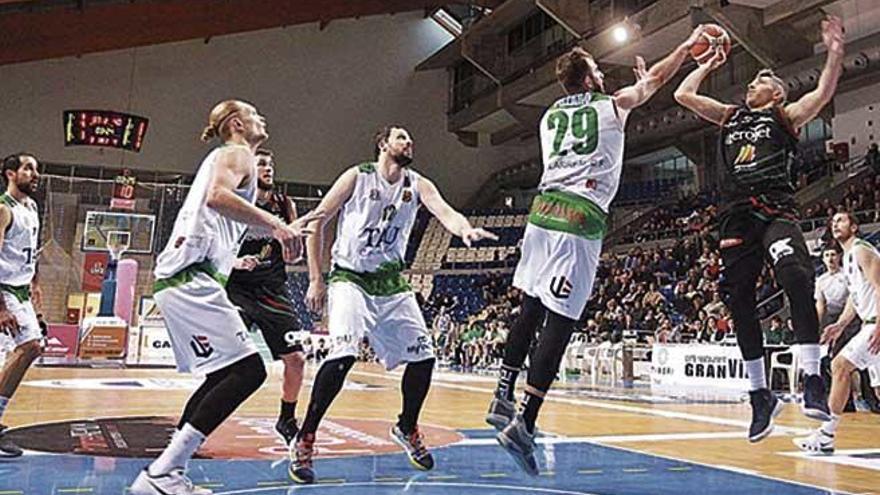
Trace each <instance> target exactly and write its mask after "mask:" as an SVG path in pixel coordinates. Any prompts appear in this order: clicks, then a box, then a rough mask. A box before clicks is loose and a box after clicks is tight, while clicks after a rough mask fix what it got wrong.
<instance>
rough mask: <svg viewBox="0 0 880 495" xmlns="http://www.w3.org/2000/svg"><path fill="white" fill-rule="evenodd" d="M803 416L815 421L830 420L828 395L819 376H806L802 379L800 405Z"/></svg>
mask: <svg viewBox="0 0 880 495" xmlns="http://www.w3.org/2000/svg"><path fill="white" fill-rule="evenodd" d="M801 411H803V413H804V416H806V417H808V418H810V419H815V420H816V421H828V420H829V419H831V411H830V410H829V409H828V393H827V392H826V391H825V381H824V380H822V377H821V376H819V375H807V377H806V378H805V379H804V403H803V404H802V405H801Z"/></svg>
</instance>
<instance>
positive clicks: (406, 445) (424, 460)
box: [390, 425, 434, 471]
mask: <svg viewBox="0 0 880 495" xmlns="http://www.w3.org/2000/svg"><path fill="white" fill-rule="evenodd" d="M390 435H391V439H392V440H394V443H396V444H397V445H400V447H401V448H402V449H403V450H404V451H406V456H407V457H409V462H410V464H412V465H413V467H415V468H416V469H419V470H421V471H430V470H431V469H434V456H432V455H431V453H430V452H428V448H427V447H425V444H424V436H423V435H422V433H421V432H420V431H419V427H418V426H416V427H415V428H414V429H413V431H412V433H409V434H406V433H404V432H403V430H401V429H400V427H399V426H397V425H394V426H392V427H391V432H390Z"/></svg>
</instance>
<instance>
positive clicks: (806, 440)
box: [791, 428, 834, 455]
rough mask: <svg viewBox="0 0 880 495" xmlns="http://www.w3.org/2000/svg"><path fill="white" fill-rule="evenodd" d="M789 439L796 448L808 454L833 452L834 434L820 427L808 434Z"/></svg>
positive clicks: (830, 453) (829, 453)
mask: <svg viewBox="0 0 880 495" xmlns="http://www.w3.org/2000/svg"><path fill="white" fill-rule="evenodd" d="M791 441H792V442H794V444H795V445H797V448H799V449H801V450H803V451H804V452H807V453H809V454H818V455H832V454H834V435H831V434H830V433H825V430H823V429H822V428H819V429H818V430H816V431H814V432H813V433H811V434H810V435H809V436H806V437H800V438H792V439H791Z"/></svg>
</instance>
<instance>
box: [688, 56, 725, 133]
mask: <svg viewBox="0 0 880 495" xmlns="http://www.w3.org/2000/svg"><path fill="white" fill-rule="evenodd" d="M725 60H727V55H726V54H725V53H724V51H723V50H722V49H721V48H716V49H715V55H713V56H712V58H710V59H709V60H708V61H706V62H705V63H703V64H700V65H698V66H697V68H696V69H694V71H693V72H691V73H690V74H688V75H687V77H685V78H684V80H683V81H682V82H681V84H679V86H678V89H676V90H675V101H677V102H678V103H679V104H680V105H681V106H683V107H685V108H687V109H689V110H691V111H692V112H694V113H696V114H697V115H699V116H700V117H702V118H703V119H705V120H708V121H709V122H712V123H713V124H718V125H721V123H722V122H724V118H725V116H726V115H727V114H728V113H729V112H730V111H731V110H733V108H734V106H733V105H729V104H727V103H721V102H720V101H718V100H716V99H714V98H710V97H708V96H705V95H701V94H698V93H697V90H699V89H700V84H702V83H703V80H704V79H706V76H708V75H709V73H710V72H712V71H713V70H715V69H716V68H717V67H719V66H720V65H721V64H723V63H724V61H725Z"/></svg>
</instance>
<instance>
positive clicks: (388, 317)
mask: <svg viewBox="0 0 880 495" xmlns="http://www.w3.org/2000/svg"><path fill="white" fill-rule="evenodd" d="M374 142H375V151H376V160H377V161H376V162H368V163H363V164H361V165H359V166H356V167H352V168H350V169H348V170H347V171H345V173H343V174H342V175H341V176H340V177H339V178H338V179H337V180H336V183H334V184H333V187H332V188H331V189H330V191H329V192H328V193H327V196H325V197H324V199H323V200H322V201H321V204H320V205H319V206H318V208H317V211H318V212H320V215H322V216H324V219H322V220H320V221H319V222H320V226H319V227H318V228H317V230H316V233H315V235H313V236H312V237H310V238H309V239H308V241H307V243H306V248H307V251H308V262H309V278H310V281H309V289H308V293H307V294H306V303H307V304H308V306H309V309H311V310H312V311H314V312H320V310H321V309H322V307H323V304H324V297H325V295H326V297H327V306H328V308H327V312H328V322H327V326H328V330H329V332H330V339H331V340H332V349H331V351H330V355H329V356H328V357H327V359H325V360H324V362H323V363H322V364H321V367H320V368H319V369H318V374H317V375H316V376H315V382H314V384H313V385H312V395H311V398H310V399H309V407H308V409H307V412H306V417H305V419H304V420H303V424H302V429H301V430H300V433H299V435H298V436H297V441H296V444H295V448H294V455H295V457H294V459H293V460H292V462H291V465H290V476H291V478H293V480H294V481H296V482H297V483H313V482H314V481H315V472H314V469H313V467H312V457H313V455H314V443H315V432H316V431H317V430H318V423H319V422H320V421H321V418H322V417H323V416H324V413H325V412H326V411H327V408H329V407H330V404H331V403H332V402H333V399H334V398H335V397H336V395H337V394H338V393H339V391H340V389H341V388H342V385H343V382H344V381H345V376H346V374H348V371H349V370H350V369H351V367H352V365H353V364H354V361H355V357H356V356H357V355H358V346H359V344H360V343H361V341H362V340H363V338H364V336H367V337H368V338H369V341H370V345H372V347H373V350H374V351H375V352H376V356H377V357H379V359H381V360H382V362H383V363H384V364H385V366H386V368H387V369H389V370H391V369H394V368H396V367H397V366H398V365H399V364H401V363H406V370H405V371H404V373H403V381H402V383H401V392H402V394H403V410H402V412H401V413H400V415H399V416H398V421H397V423H396V424H395V425H394V426H393V427H392V428H391V438H392V439H393V440H394V441H395V442H396V443H397V444H398V445H400V446H401V447H402V448H403V449H404V450H405V451H406V454H407V456H408V457H409V460H410V462H411V463H412V465H413V466H415V467H416V468H417V469H421V470H425V471H427V470H429V469H431V468H433V467H434V459H433V457H432V456H431V454H430V453H429V452H428V450H427V448H426V447H425V445H424V443H423V440H422V434H421V433H420V432H419V427H418V419H419V413H420V411H421V409H422V404H423V403H424V401H425V397H426V396H427V395H428V389H429V387H430V385H431V374H432V372H433V369H434V350H433V348H432V345H431V335H430V333H429V332H428V329H427V327H426V326H425V320H424V319H423V317H422V313H421V311H420V310H419V306H418V303H416V298H415V294H413V292H412V288H411V287H410V286H409V284H408V283H407V282H406V280H405V279H404V278H403V275H402V274H401V271H402V270H403V268H404V264H403V263H404V255H405V253H406V245H407V242H408V240H409V235H410V231H411V230H412V227H413V223H414V222H415V220H416V212H417V211H418V209H419V205H420V204H424V205H425V206H426V207H427V208H428V211H430V212H431V213H433V214H434V216H436V217H437V219H438V220H439V221H440V223H441V224H443V226H444V227H445V228H446V229H447V230H448V231H449V232H451V233H452V234H454V235H456V236H459V237H461V239H462V241H463V242H464V244H465V245H466V246H468V247H470V246H471V244H472V243H473V242H475V241H479V240H482V239H496V240H497V237H496V236H495V235H494V234H491V233H489V232H487V231H485V230H483V229H478V228H474V227H472V226H471V224H470V222H468V220H467V218H465V217H464V216H463V215H462V214H461V213H458V212H457V211H455V210H454V209H452V207H450V206H449V204H447V203H446V201H445V200H444V199H443V197H442V196H441V195H440V192H439V191H438V190H437V187H436V186H435V185H434V183H433V182H431V181H430V180H428V179H426V178H424V177H422V176H421V175H419V174H418V173H417V172H415V171H414V170H412V169H411V168H409V164H410V163H411V162H412V159H413V142H412V139H411V138H410V135H409V133H408V132H407V131H406V129H404V128H402V127H400V126H389V127H385V128H384V129H382V130H381V131H380V132H379V133H377V134H376V136H375V141H374ZM337 213H339V220H338V224H337V228H336V241H335V242H334V243H333V253H332V261H333V268H332V270H331V272H330V276H329V289H328V288H327V287H326V286H325V284H324V280H323V277H322V276H321V258H322V256H321V253H322V238H321V231H322V230H323V228H324V222H325V221H326V220H327V219H329V218H332V217H334V216H335V215H336V214H337Z"/></svg>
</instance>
